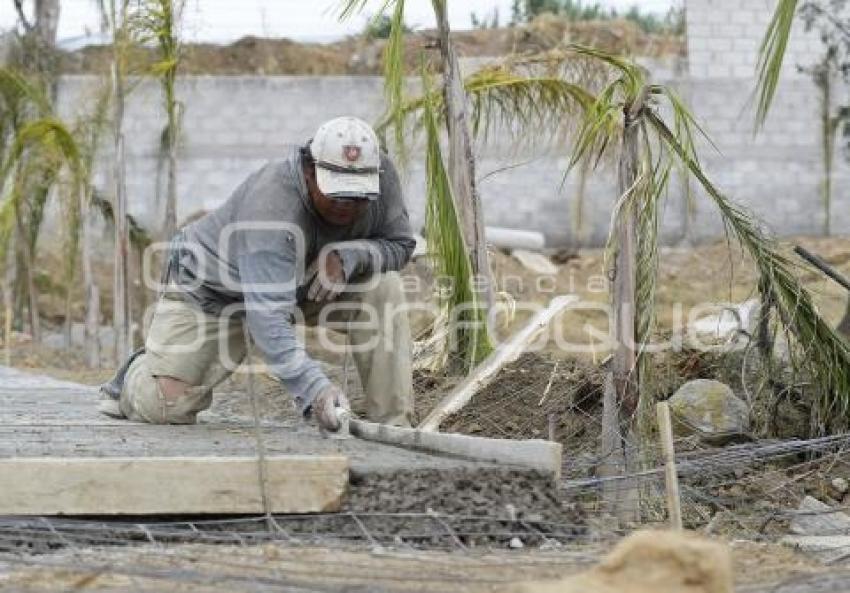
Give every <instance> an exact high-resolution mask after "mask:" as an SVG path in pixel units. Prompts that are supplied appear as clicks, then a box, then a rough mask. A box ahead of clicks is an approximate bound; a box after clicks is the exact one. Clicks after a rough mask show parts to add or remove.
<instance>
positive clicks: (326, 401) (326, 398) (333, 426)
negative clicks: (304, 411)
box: [313, 385, 351, 432]
mask: <svg viewBox="0 0 850 593" xmlns="http://www.w3.org/2000/svg"><path fill="white" fill-rule="evenodd" d="M337 408H342V409H344V410H351V405H350V404H349V403H348V398H347V397H345V394H344V393H343V392H342V391H340V389H339V388H338V387H336V386H335V385H330V386H328V387H325V388H324V389H323V390H322V392H321V393H319V395H317V396H316V399H315V400H314V401H313V412H314V413H315V414H316V420H317V421H318V422H319V426H321V427H322V428H323V429H325V430H327V431H329V432H336V431H338V430H339V418H337V415H336V409H337Z"/></svg>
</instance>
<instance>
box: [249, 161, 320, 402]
mask: <svg viewBox="0 0 850 593" xmlns="http://www.w3.org/2000/svg"><path fill="white" fill-rule="evenodd" d="M248 191H251V192H252V200H250V201H246V203H245V205H244V206H243V208H242V209H241V210H240V212H239V215H238V219H239V222H240V225H241V228H239V229H238V230H237V231H236V232H235V237H234V240H235V241H236V242H237V245H236V247H237V249H236V252H237V254H238V255H237V256H236V266H237V268H238V272H239V283H240V285H241V288H242V293H243V298H244V300H245V315H246V321H247V324H248V330H249V332H250V333H251V337H252V338H253V340H254V342H255V343H256V345H257V348H258V349H259V350H260V351H261V352H262V354H263V357H264V358H265V361H266V364H267V365H268V367H269V370H270V371H271V372H272V374H273V375H275V376H276V377H277V378H278V379H280V381H281V382H282V383H283V385H284V387H286V389H287V390H288V391H289V392H290V393H291V394H292V395H293V396H294V397H295V401H296V404H297V405H298V408H299V410H300V411H301V413H304V412H306V411H307V410H309V408H310V406H311V405H312V404H313V400H314V399H315V398H316V396H317V395H318V394H319V392H320V391H321V390H322V389H324V388H325V387H327V386H328V385H330V381H329V380H328V378H327V377H326V376H325V374H324V372H323V371H322V369H321V367H320V366H319V364H318V363H317V362H316V361H314V360H313V359H311V358H310V357H309V356H308V355H307V352H306V351H305V350H304V347H303V346H302V345H301V343H299V342H298V339H297V338H296V335H295V329H294V327H293V315H294V313H295V308H296V300H295V291H296V287H297V281H298V277H297V275H298V265H297V262H298V259H297V258H298V256H299V255H298V249H299V247H298V245H299V244H300V242H299V240H298V238H297V237H296V232H297V229H295V228H293V229H291V230H287V229H285V228H280V227H275V226H274V225H272V226H268V225H267V224H266V223H267V222H268V221H271V220H276V219H277V217H276V215H275V213H274V212H273V211H271V210H267V208H269V207H270V206H269V205H273V204H275V201H274V200H273V199H271V198H270V196H271V197H272V198H273V197H276V196H277V195H278V193H279V182H278V181H277V178H276V177H275V176H274V170H273V169H271V168H267V169H265V170H263V171H262V172H261V174H260V175H258V177H257V179H256V180H254V183H253V184H252V187H251V188H250V189H249V190H248ZM267 198H268V199H267Z"/></svg>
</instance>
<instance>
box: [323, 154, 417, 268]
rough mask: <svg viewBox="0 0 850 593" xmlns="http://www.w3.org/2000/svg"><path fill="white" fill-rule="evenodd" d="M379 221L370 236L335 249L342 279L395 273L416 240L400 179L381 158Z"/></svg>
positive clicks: (388, 161)
mask: <svg viewBox="0 0 850 593" xmlns="http://www.w3.org/2000/svg"><path fill="white" fill-rule="evenodd" d="M381 166H382V168H383V173H382V174H381V195H380V197H379V198H378V199H379V200H381V201H382V202H383V212H384V215H383V217H382V221H381V223H380V227H379V228H378V229H377V231H376V232H375V233H374V236H372V237H370V238H369V239H366V240H362V241H348V242H344V243H340V244H339V245H338V246H337V247H336V252H337V253H339V255H340V258H342V266H343V269H344V270H345V279H346V280H351V279H352V278H354V277H356V276H360V275H366V274H370V273H373V272H397V271H399V270H401V269H402V268H403V267H404V266H406V265H407V262H408V261H410V257H411V256H412V255H413V250H414V249H415V247H416V240H415V239H414V238H413V231H412V230H411V228H410V218H409V216H408V214H407V207H406V206H405V205H404V198H403V197H402V190H401V181H400V180H399V177H398V172H397V171H396V169H395V166H394V165H393V163H392V161H391V160H390V159H389V158H387V157H385V158H384V159H383V162H382V164H381Z"/></svg>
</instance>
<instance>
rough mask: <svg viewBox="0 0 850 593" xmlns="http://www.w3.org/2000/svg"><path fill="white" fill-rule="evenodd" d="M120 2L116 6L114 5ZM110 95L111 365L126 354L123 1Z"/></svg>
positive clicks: (115, 30)
mask: <svg viewBox="0 0 850 593" xmlns="http://www.w3.org/2000/svg"><path fill="white" fill-rule="evenodd" d="M119 2H120V7H119V6H116V3H119ZM111 8H112V34H113V38H112V52H113V55H112V94H113V100H114V111H113V133H114V138H113V139H114V147H115V162H114V171H113V177H114V180H113V181H114V184H115V207H114V212H115V259H114V265H115V274H114V304H113V325H114V328H115V352H114V354H115V362H116V364H120V363H122V362H123V361H124V360H125V359H126V358H127V357H128V356H129V354H130V350H131V345H130V339H131V336H130V320H131V317H130V274H129V254H130V233H129V229H128V226H127V186H126V180H125V171H126V162H125V155H124V129H123V127H124V73H123V71H122V70H123V65H122V59H123V56H122V54H123V47H122V46H123V39H122V37H123V34H124V32H123V28H124V19H125V16H126V6H125V4H124V0H112V6H111Z"/></svg>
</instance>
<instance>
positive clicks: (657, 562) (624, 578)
mask: <svg viewBox="0 0 850 593" xmlns="http://www.w3.org/2000/svg"><path fill="white" fill-rule="evenodd" d="M732 590H733V586H732V559H731V555H730V554H729V550H728V549H727V548H726V546H724V545H723V544H721V543H717V542H713V541H710V540H707V539H704V538H701V537H698V536H696V535H693V534H689V533H681V532H679V533H677V532H669V531H642V532H638V533H636V534H634V535H632V536H630V537H628V538H627V539H626V540H624V541H623V542H621V543H620V544H619V545H618V546H617V547H616V548H615V549H614V551H613V552H611V553H610V554H609V555H608V556H607V557H606V558H605V559H604V560H603V561H602V562H601V563H600V564H599V565H598V566H596V567H594V568H592V569H590V570H589V571H587V572H585V573H583V574H580V575H577V576H573V577H569V578H567V579H564V580H562V581H560V582H558V581H550V582H540V581H538V582H531V583H522V584H518V585H514V586H512V587H509V588H506V589H505V592H506V593H508V592H509V593H732Z"/></svg>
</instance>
